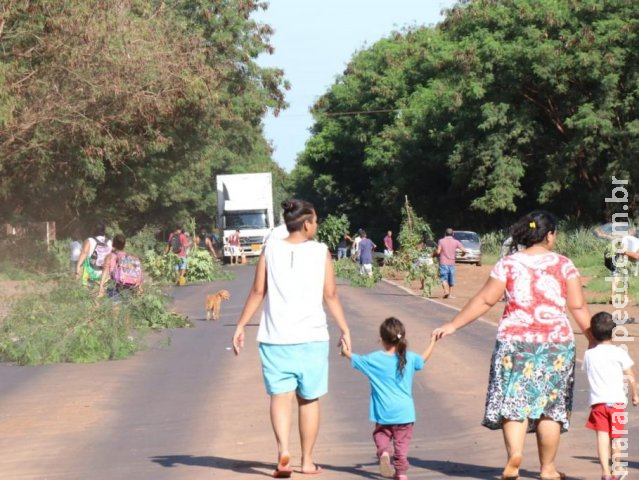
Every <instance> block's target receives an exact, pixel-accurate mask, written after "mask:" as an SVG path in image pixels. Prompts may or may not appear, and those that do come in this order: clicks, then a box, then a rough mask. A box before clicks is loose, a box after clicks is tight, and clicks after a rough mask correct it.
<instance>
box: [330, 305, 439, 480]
mask: <svg viewBox="0 0 639 480" xmlns="http://www.w3.org/2000/svg"><path fill="white" fill-rule="evenodd" d="M379 336H380V337H381V342H382V346H383V350H378V351H375V352H371V353H369V354H367V355H358V354H356V353H353V352H352V351H351V350H350V346H349V345H348V344H346V343H344V342H343V343H342V345H341V347H342V355H343V356H345V357H347V358H349V359H350V360H351V365H352V366H353V368H355V369H356V370H359V371H360V372H362V373H363V374H364V375H366V377H368V381H369V383H370V386H371V398H370V413H369V419H370V420H371V421H372V422H375V429H374V430H373V440H374V441H375V446H376V447H377V456H378V458H379V468H380V473H381V474H382V476H384V477H389V478H390V477H393V478H395V479H396V480H408V477H407V475H406V472H407V471H408V466H409V465H408V448H409V446H410V441H411V438H412V436H413V425H414V423H415V404H414V402H413V377H414V376H415V372H417V371H419V370H421V369H422V368H424V362H425V361H426V360H428V359H429V358H430V356H431V354H432V353H433V349H434V347H435V342H436V339H435V337H431V341H430V344H429V345H428V347H427V348H426V350H424V352H423V353H422V354H421V355H420V354H417V353H415V352H410V351H408V343H407V341H406V329H405V328H404V324H403V323H402V322H401V321H399V320H398V319H396V318H395V317H389V318H387V319H386V320H384V321H383V322H382V324H381V326H380V327H379ZM391 443H392V446H391ZM393 450H394V452H393Z"/></svg>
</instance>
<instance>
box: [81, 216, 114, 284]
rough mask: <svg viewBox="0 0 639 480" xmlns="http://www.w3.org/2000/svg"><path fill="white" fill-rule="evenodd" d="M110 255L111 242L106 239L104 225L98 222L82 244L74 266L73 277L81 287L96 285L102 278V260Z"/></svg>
mask: <svg viewBox="0 0 639 480" xmlns="http://www.w3.org/2000/svg"><path fill="white" fill-rule="evenodd" d="M109 253H111V240H109V239H107V238H106V227H105V225H104V223H102V222H98V223H96V224H95V226H94V227H93V232H92V233H91V236H90V237H89V238H87V239H86V240H84V242H82V250H81V251H80V256H79V257H78V262H77V263H76V266H75V277H76V278H78V279H80V280H81V282H82V285H85V286H86V285H90V284H94V285H97V283H98V282H99V281H100V279H101V278H102V269H103V267H104V259H105V258H106V257H107V255H108V254H109Z"/></svg>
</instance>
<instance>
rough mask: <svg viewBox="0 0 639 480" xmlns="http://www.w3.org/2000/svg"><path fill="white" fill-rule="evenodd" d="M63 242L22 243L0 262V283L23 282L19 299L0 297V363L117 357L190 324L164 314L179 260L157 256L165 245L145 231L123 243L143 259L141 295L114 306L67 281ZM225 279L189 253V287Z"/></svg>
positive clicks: (202, 255) (204, 255) (204, 256)
mask: <svg viewBox="0 0 639 480" xmlns="http://www.w3.org/2000/svg"><path fill="white" fill-rule="evenodd" d="M68 245H69V243H68V241H66V240H64V241H58V242H55V243H53V244H52V245H51V246H50V247H49V249H48V251H47V248H46V246H45V245H44V244H34V245H30V244H29V242H24V245H23V246H22V248H21V250H20V251H19V252H18V251H16V252H15V254H13V252H12V255H11V256H9V255H6V254H5V255H4V257H5V258H4V259H2V260H0V265H2V266H3V268H2V276H1V277H0V280H14V281H19V282H20V283H22V284H24V285H25V287H24V288H23V289H22V291H21V292H18V294H16V295H13V296H11V297H9V298H2V301H3V303H4V308H3V313H4V318H2V317H0V361H4V362H12V363H16V364H19V365H39V364H46V363H58V362H74V363H84V362H96V361H101V360H117V359H122V358H126V357H128V356H130V355H132V354H133V353H135V352H136V351H138V350H140V349H143V348H145V347H146V345H147V343H148V340H149V339H150V337H149V336H148V333H150V332H152V331H158V330H162V329H167V328H181V327H189V326H190V325H191V324H190V322H189V321H188V320H187V319H186V318H185V317H184V316H182V315H180V314H178V313H175V312H173V311H172V310H171V309H170V300H171V299H170V297H169V296H168V295H167V293H166V288H165V287H166V286H167V285H169V284H172V283H173V282H174V281H175V262H176V261H177V257H176V256H175V255H174V254H167V255H164V254H163V250H164V244H162V243H158V242H157V241H156V240H155V239H154V238H153V235H152V234H151V230H150V229H147V230H144V231H142V232H140V233H138V235H135V236H133V237H131V238H130V239H129V241H128V242H127V251H128V252H130V253H133V254H135V255H138V256H139V257H140V258H141V259H143V265H144V275H145V282H144V290H143V292H142V293H141V294H135V295H129V296H124V297H123V298H122V300H121V301H120V302H118V303H114V302H113V301H111V300H110V299H108V298H106V297H105V298H101V299H98V298H96V293H97V291H96V289H95V288H84V287H81V286H80V285H79V284H78V282H77V281H75V280H74V279H72V277H71V273H70V269H69V247H68ZM129 247H130V248H129ZM227 278H230V274H229V273H228V272H226V271H224V270H223V269H222V268H221V266H220V265H219V264H218V263H217V262H213V261H212V260H211V257H210V255H209V253H208V252H205V251H197V250H195V251H193V252H192V254H191V255H190V256H189V270H188V273H187V280H188V281H189V282H210V281H215V280H222V279H227Z"/></svg>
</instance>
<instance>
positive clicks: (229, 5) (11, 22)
mask: <svg viewBox="0 0 639 480" xmlns="http://www.w3.org/2000/svg"><path fill="white" fill-rule="evenodd" d="M261 7H262V5H261V4H259V3H258V2H255V1H251V0H249V1H247V0H196V1H191V0H176V1H172V2H166V1H155V0H109V1H106V2H100V3H99V4H93V3H91V2H88V3H87V2H83V1H80V0H67V1H64V2H60V1H55V0H42V1H39V2H29V1H26V0H23V1H19V0H15V1H12V2H10V3H8V4H6V5H5V6H4V7H3V8H4V11H3V13H2V22H3V25H4V28H3V29H1V30H0V40H1V41H2V45H3V48H2V51H1V52H0V88H2V89H1V90H0V198H2V199H3V202H2V206H1V207H0V215H2V216H3V217H5V218H15V217H16V216H17V215H21V216H24V217H26V218H30V219H52V218H53V219H56V220H58V221H59V222H60V223H61V224H62V225H63V226H64V225H65V224H66V223H68V222H72V221H74V220H76V219H78V218H80V219H90V221H93V219H94V218H96V217H98V218H100V217H102V218H116V219H117V221H118V222H119V224H120V225H122V226H128V227H129V228H130V229H132V228H136V227H139V226H141V225H144V224H145V223H147V222H150V221H152V220H153V221H155V222H157V221H158V220H164V221H167V222H168V221H172V220H174V219H176V218H179V217H182V218H183V217H184V215H186V214H188V215H192V216H196V217H201V218H207V219H209V221H210V220H211V219H212V215H213V213H212V212H214V211H215V203H214V200H213V198H214V194H213V192H214V187H213V185H214V176H215V174H216V173H218V172H225V171H264V170H267V171H276V172H277V171H281V169H279V168H278V167H277V166H276V165H275V164H274V163H273V162H272V161H271V159H270V154H271V150H270V146H269V145H268V144H267V142H266V140H265V139H264V136H263V133H262V127H261V118H262V115H263V114H264V112H265V111H266V109H267V108H274V109H275V110H276V111H278V110H279V109H280V108H282V107H283V106H285V103H284V100H283V94H282V89H283V88H286V87H287V85H286V83H285V82H284V81H283V79H282V72H281V71H279V70H276V69H263V68H260V67H258V66H257V65H256V64H255V62H254V59H255V57H256V56H257V55H258V54H259V53H261V52H267V51H269V50H270V49H271V47H270V46H269V44H268V37H269V35H270V33H271V30H270V28H269V27H268V26H266V25H259V24H257V23H255V22H254V21H252V20H251V19H250V12H252V11H253V10H254V9H256V8H261ZM3 85H4V87H3ZM167 217H170V218H167Z"/></svg>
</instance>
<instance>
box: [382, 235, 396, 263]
mask: <svg viewBox="0 0 639 480" xmlns="http://www.w3.org/2000/svg"><path fill="white" fill-rule="evenodd" d="M394 251H395V247H394V246H393V232H392V231H390V230H389V231H388V232H387V233H386V236H385V237H384V257H386V258H388V257H392V256H393V252H394Z"/></svg>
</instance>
